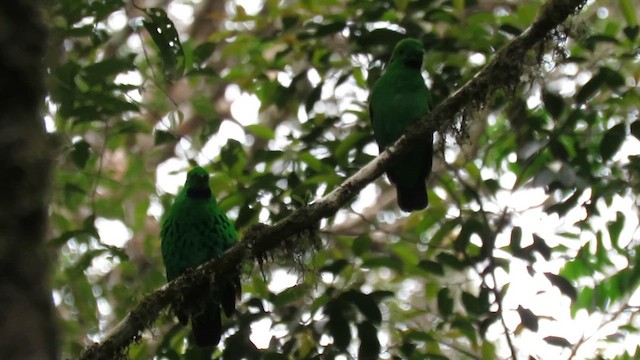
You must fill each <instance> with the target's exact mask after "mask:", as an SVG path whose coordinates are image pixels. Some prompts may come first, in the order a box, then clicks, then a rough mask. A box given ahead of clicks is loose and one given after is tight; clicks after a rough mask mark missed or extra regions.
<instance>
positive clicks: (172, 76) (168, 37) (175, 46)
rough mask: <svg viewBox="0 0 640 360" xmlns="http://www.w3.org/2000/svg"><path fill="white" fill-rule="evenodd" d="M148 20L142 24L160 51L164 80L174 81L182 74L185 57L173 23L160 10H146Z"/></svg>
mask: <svg viewBox="0 0 640 360" xmlns="http://www.w3.org/2000/svg"><path fill="white" fill-rule="evenodd" d="M146 14H147V16H148V18H149V19H148V20H144V21H143V22H142V24H143V26H144V28H145V29H146V30H147V31H148V32H149V35H150V36H151V39H152V40H153V42H154V43H155V44H156V46H157V47H158V50H159V51H160V58H161V59H162V63H163V65H164V74H165V78H166V80H168V81H170V82H171V81H174V80H176V79H178V78H180V77H181V76H182V74H184V68H185V57H184V51H183V49H182V44H181V43H180V37H179V36H178V32H177V30H176V27H175V26H174V25H173V22H172V21H171V20H170V19H169V17H168V16H167V13H166V12H165V11H164V10H163V9H161V8H150V9H147V11H146Z"/></svg>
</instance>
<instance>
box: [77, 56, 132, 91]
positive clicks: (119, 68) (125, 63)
mask: <svg viewBox="0 0 640 360" xmlns="http://www.w3.org/2000/svg"><path fill="white" fill-rule="evenodd" d="M134 60H135V54H129V55H127V56H124V57H116V58H109V59H106V60H103V61H100V62H97V63H94V64H91V65H89V66H87V67H85V68H84V69H83V73H84V78H85V79H86V80H87V82H89V83H92V84H97V83H105V82H107V81H108V79H110V78H113V77H115V76H116V75H118V74H120V73H124V72H127V71H131V70H135V65H134Z"/></svg>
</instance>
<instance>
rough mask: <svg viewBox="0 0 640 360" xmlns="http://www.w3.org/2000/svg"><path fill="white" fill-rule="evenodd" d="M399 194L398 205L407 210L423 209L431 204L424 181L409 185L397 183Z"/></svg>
mask: <svg viewBox="0 0 640 360" xmlns="http://www.w3.org/2000/svg"><path fill="white" fill-rule="evenodd" d="M396 193H397V196H398V206H400V209H402V210H403V211H406V212H412V211H414V210H422V209H424V208H426V207H427V206H428V205H429V198H428V197H427V186H426V184H425V183H424V181H420V182H419V183H418V185H417V186H413V187H407V186H399V185H397V184H396Z"/></svg>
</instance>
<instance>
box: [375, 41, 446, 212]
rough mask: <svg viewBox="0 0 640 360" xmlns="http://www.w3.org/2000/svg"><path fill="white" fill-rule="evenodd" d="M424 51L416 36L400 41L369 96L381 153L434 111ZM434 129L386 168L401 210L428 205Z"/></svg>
mask: <svg viewBox="0 0 640 360" xmlns="http://www.w3.org/2000/svg"><path fill="white" fill-rule="evenodd" d="M423 56H424V50H423V47H422V43H421V42H420V41H419V40H417V39H404V40H401V41H400V42H398V44H397V45H396V47H395V48H394V50H393V53H392V55H391V61H390V62H389V64H388V65H387V68H386V69H385V71H384V73H383V74H382V76H381V77H380V78H379V79H378V81H376V83H375V84H374V85H373V88H372V90H371V96H370V98H369V115H370V117H371V124H372V127H373V136H374V138H375V139H376V142H377V143H378V147H379V149H380V152H382V151H384V149H386V148H387V146H389V145H391V144H393V143H394V142H395V141H396V140H398V138H399V137H400V135H402V133H403V132H404V130H405V129H406V128H407V126H408V125H410V124H411V123H413V122H414V121H417V120H418V119H420V118H421V117H422V116H423V115H425V114H427V113H428V112H429V111H430V110H431V94H430V92H429V88H427V85H426V84H425V82H424V79H423V78H422V74H421V73H420V70H421V68H422V58H423ZM432 157H433V132H432V133H430V135H429V136H428V138H427V139H425V141H424V144H421V145H420V146H419V147H416V148H415V149H413V150H412V151H411V152H410V153H409V154H407V155H405V156H404V158H402V159H400V160H397V161H395V162H394V163H393V164H391V165H389V167H388V168H387V176H388V177H389V181H391V182H392V183H393V184H395V186H396V192H397V195H398V205H399V206H400V209H402V210H404V211H406V212H411V211H414V210H422V209H424V208H426V207H427V205H429V199H428V198H427V187H426V185H425V181H426V179H427V178H428V177H429V174H430V173H431V161H432Z"/></svg>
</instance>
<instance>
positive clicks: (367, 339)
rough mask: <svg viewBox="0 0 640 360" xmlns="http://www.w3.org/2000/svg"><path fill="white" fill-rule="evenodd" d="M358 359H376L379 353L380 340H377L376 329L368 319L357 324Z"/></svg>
mask: <svg viewBox="0 0 640 360" xmlns="http://www.w3.org/2000/svg"><path fill="white" fill-rule="evenodd" d="M358 338H360V346H359V347H358V359H361V360H376V359H378V356H379V355H380V341H379V340H378V329H376V327H375V326H374V325H373V324H372V323H371V322H369V321H363V322H361V323H359V324H358Z"/></svg>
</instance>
